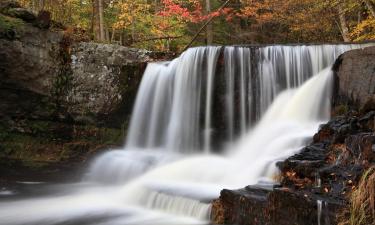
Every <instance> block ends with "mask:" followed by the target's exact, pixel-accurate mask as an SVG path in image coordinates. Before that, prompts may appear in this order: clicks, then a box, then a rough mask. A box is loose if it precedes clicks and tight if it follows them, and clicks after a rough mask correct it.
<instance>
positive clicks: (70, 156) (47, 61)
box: [0, 1, 163, 178]
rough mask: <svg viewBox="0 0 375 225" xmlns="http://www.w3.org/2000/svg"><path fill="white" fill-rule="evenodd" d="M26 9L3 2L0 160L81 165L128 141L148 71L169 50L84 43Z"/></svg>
mask: <svg viewBox="0 0 375 225" xmlns="http://www.w3.org/2000/svg"><path fill="white" fill-rule="evenodd" d="M25 12H26V11H25V10H21V9H20V8H19V5H17V4H16V3H14V2H12V1H6V4H5V3H4V2H1V4H0V107H1V110H0V161H1V162H0V164H2V162H10V159H13V160H14V159H15V160H21V161H33V162H36V161H44V162H45V161H62V160H68V161H69V162H73V161H77V162H78V163H79V162H82V161H83V160H86V159H87V157H88V155H90V154H91V153H93V152H96V151H98V150H100V149H105V148H109V147H111V146H116V147H118V146H120V145H122V144H123V142H124V137H125V135H126V130H125V128H126V127H127V124H128V121H129V118H130V114H131V111H132V107H133V103H134V100H135V97H136V93H137V88H138V85H139V83H140V81H141V78H142V74H143V70H144V69H145V67H146V64H147V62H148V61H150V60H152V58H154V57H159V56H160V57H162V56H163V55H155V53H152V52H149V51H145V50H139V49H132V48H126V47H122V46H119V45H110V44H100V43H89V42H81V43H78V42H75V41H73V40H72V38H71V36H72V35H71V33H70V32H69V31H63V30H56V28H55V29H54V31H51V30H49V29H47V28H48V26H47V25H48V24H49V23H50V21H49V19H48V18H47V17H48V16H46V20H45V23H43V24H42V25H43V26H40V23H39V22H38V21H41V20H39V19H38V18H36V19H35V21H29V19H28V17H25V15H26V14H24V13H25ZM44 25H46V26H44ZM2 159H5V160H2ZM0 178H1V177H0Z"/></svg>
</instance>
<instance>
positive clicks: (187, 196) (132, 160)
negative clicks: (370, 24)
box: [0, 45, 361, 225]
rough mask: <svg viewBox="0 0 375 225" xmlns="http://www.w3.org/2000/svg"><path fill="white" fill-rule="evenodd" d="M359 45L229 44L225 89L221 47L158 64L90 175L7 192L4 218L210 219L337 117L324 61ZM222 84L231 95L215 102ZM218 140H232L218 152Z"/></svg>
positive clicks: (9, 222) (0, 211)
mask: <svg viewBox="0 0 375 225" xmlns="http://www.w3.org/2000/svg"><path fill="white" fill-rule="evenodd" d="M358 47H361V46H349V45H345V46H303V47H286V46H273V47H266V48H261V49H260V50H259V51H254V52H251V51H250V50H249V49H244V48H238V47H229V48H225V49H224V50H223V51H224V62H225V63H224V65H225V66H224V69H222V70H221V71H224V75H223V79H224V80H225V81H226V82H225V85H224V88H223V89H219V87H217V86H215V82H214V81H215V80H216V79H220V73H219V72H218V71H216V69H217V68H216V64H218V60H219V54H220V51H221V50H222V49H221V48H220V47H209V48H195V49H190V50H188V51H187V52H185V53H184V54H183V55H182V56H181V57H179V58H177V59H175V60H173V61H172V62H169V63H158V64H155V63H153V64H150V65H149V66H148V67H147V70H146V72H145V75H144V78H143V80H142V84H141V87H140V89H139V94H138V96H137V101H136V105H135V108H134V112H133V116H132V121H131V125H130V128H129V136H128V139H127V140H128V141H127V144H126V147H125V149H123V150H117V151H112V152H108V153H106V154H104V155H102V156H101V157H99V158H98V159H97V160H96V161H95V162H94V163H93V164H92V166H91V168H90V170H89V173H88V175H87V177H86V182H85V183H82V184H80V185H75V186H66V187H64V189H71V190H72V191H71V193H69V194H61V195H55V196H53V197H45V198H38V199H26V200H19V201H11V202H1V203H0V218H1V219H0V224H4V225H5V224H6V225H13V224H14V225H16V224H17V225H19V224H38V225H42V224H59V223H63V222H67V223H69V222H70V223H72V224H80V223H79V222H75V223H74V221H80V220H83V221H86V223H88V222H87V221H89V223H88V224H100V225H104V224H108V225H113V224H194V223H206V222H207V220H208V219H209V214H210V204H209V202H210V201H211V200H212V199H214V198H216V197H218V195H219V192H220V190H221V189H223V188H241V187H244V186H246V185H249V184H255V183H257V182H259V181H263V180H267V181H270V180H272V177H273V176H274V175H275V174H276V173H277V169H276V168H275V162H276V161H278V160H281V159H284V158H286V157H288V156H290V155H292V154H293V153H296V152H297V151H298V150H299V149H301V147H302V146H303V145H304V144H306V142H307V141H308V140H309V139H310V138H311V136H312V135H313V134H314V133H315V132H316V131H317V129H318V126H319V124H320V123H321V122H322V121H325V120H327V119H328V118H329V112H330V101H329V100H330V92H331V90H330V89H331V83H332V74H331V71H330V69H329V68H328V69H325V70H323V68H324V67H325V66H329V65H331V64H332V63H333V61H334V59H335V57H337V56H338V54H339V53H341V52H344V51H346V50H349V49H351V48H358ZM252 53H254V54H256V55H257V56H258V57H259V58H260V59H259V60H258V61H255V62H254V60H255V58H256V57H255V58H253V56H252ZM252 65H257V67H258V69H259V73H255V72H254V70H253V69H252V68H251V66H252ZM317 71H321V72H320V73H319V74H315V76H313V75H314V73H315V72H317ZM310 77H312V78H311V79H309V78H310ZM308 79H309V80H308ZM306 80H308V81H306ZM301 84H303V85H302V86H300V85H301ZM299 86H300V87H299ZM297 87H298V88H297ZM283 90H285V91H283ZM218 91H223V92H224V93H225V95H224V96H225V98H224V103H223V104H222V108H219V109H220V111H214V109H213V108H212V106H213V105H214V104H215V99H214V97H216V96H218V95H219V93H218ZM276 96H277V97H276ZM274 98H275V99H274ZM271 102H273V103H272V105H271ZM266 109H267V110H266ZM217 114H222V115H223V117H224V118H225V119H224V121H221V120H216V119H215V118H216V116H217ZM259 118H262V119H261V120H260V121H258V120H259ZM217 121H218V122H217ZM216 122H217V123H222V124H221V125H222V126H217V123H216ZM254 124H257V125H255V126H254ZM217 127H223V128H224V130H223V131H222V130H218V128H217ZM215 132H223V133H224V134H225V135H223V136H221V137H222V139H223V140H221V139H214V136H213V134H214V133H215ZM235 140H237V141H235ZM216 141H222V142H229V143H230V145H228V146H230V147H229V148H226V149H224V151H222V153H221V154H220V155H213V153H210V152H212V144H213V143H214V142H216ZM202 153H205V154H202ZM103 184H105V186H103Z"/></svg>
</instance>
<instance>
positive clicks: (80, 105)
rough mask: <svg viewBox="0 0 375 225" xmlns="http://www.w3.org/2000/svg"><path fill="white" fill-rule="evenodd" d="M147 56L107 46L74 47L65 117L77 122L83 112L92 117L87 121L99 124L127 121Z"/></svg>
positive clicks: (82, 44)
mask: <svg viewBox="0 0 375 225" xmlns="http://www.w3.org/2000/svg"><path fill="white" fill-rule="evenodd" d="M150 54H151V52H149V51H146V50H139V49H132V48H126V47H122V46H116V45H109V44H96V43H85V42H81V43H77V44H75V45H74V46H73V48H72V55H71V71H72V74H71V77H70V79H71V80H70V82H71V84H70V85H71V88H70V89H69V91H68V93H67V103H68V111H69V113H70V114H71V115H77V116H76V117H75V118H76V119H79V117H80V116H83V113H84V112H85V111H86V112H90V113H91V114H96V115H97V116H96V117H95V118H90V119H96V120H97V122H99V123H100V124H103V123H110V124H111V125H112V126H119V125H121V123H118V122H119V120H123V121H124V120H125V119H129V118H128V117H129V115H130V113H131V109H132V105H133V102H134V99H135V94H136V93H137V88H138V85H139V83H140V81H141V77H142V74H143V71H144V69H145V67H146V62H147V61H150V60H151V59H150ZM93 90H95V91H93ZM111 114H112V115H111ZM113 114H116V115H115V116H114V115H113ZM87 117H88V115H87V114H86V118H87ZM114 120H116V121H114Z"/></svg>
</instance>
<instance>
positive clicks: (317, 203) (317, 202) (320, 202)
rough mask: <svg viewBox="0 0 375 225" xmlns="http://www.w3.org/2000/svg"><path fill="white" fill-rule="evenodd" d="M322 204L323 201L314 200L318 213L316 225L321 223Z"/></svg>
mask: <svg viewBox="0 0 375 225" xmlns="http://www.w3.org/2000/svg"><path fill="white" fill-rule="evenodd" d="M322 204H323V201H322V200H316V205H317V207H318V209H317V211H318V225H321V224H322V223H321V221H322Z"/></svg>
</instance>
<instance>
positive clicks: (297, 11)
mask: <svg viewBox="0 0 375 225" xmlns="http://www.w3.org/2000/svg"><path fill="white" fill-rule="evenodd" d="M20 2H21V3H22V4H23V5H24V6H25V7H28V8H30V9H31V10H33V11H34V12H36V13H37V12H38V11H40V10H46V11H49V12H51V13H52V17H53V19H54V20H55V21H57V22H60V23H61V24H64V26H65V27H66V28H67V29H68V30H69V29H70V30H72V31H73V32H74V33H79V34H81V35H84V36H85V38H89V39H92V40H95V41H99V42H107V43H118V44H122V45H125V46H133V47H141V48H147V49H153V50H163V51H168V50H170V51H180V50H182V49H183V48H184V47H185V46H186V45H188V44H189V43H190V42H191V40H192V39H196V40H195V42H194V44H248V43H287V42H288V43H301V42H340V41H346V42H350V41H364V40H374V39H375V3H374V0H131V1H129V0H21V1H20ZM200 30H202V32H199V31H200Z"/></svg>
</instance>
